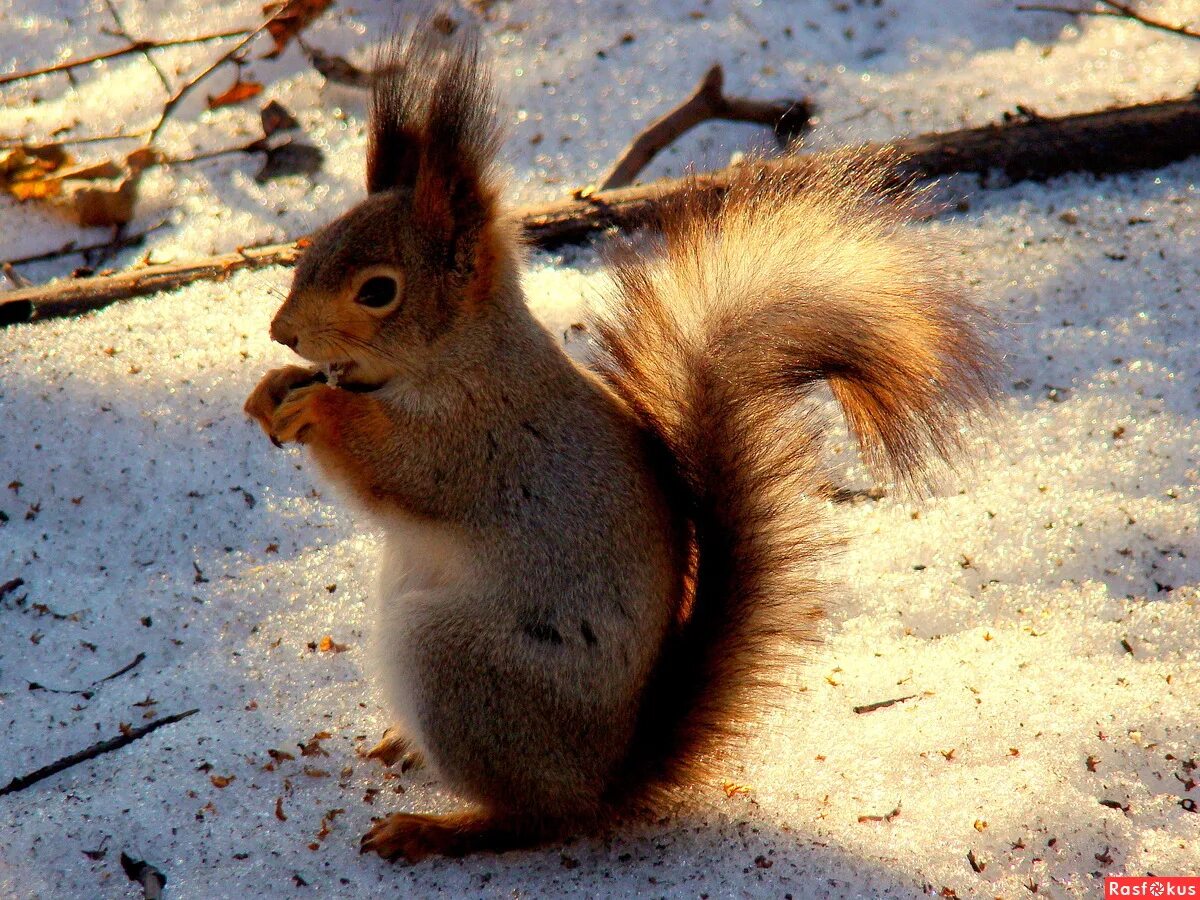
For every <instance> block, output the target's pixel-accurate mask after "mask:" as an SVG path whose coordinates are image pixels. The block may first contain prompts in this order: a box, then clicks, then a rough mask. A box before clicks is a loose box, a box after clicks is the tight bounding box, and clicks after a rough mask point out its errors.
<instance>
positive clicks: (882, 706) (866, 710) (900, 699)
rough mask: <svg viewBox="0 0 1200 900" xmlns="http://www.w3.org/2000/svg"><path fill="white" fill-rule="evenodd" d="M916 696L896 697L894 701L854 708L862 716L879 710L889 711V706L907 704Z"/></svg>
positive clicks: (865, 704)
mask: <svg viewBox="0 0 1200 900" xmlns="http://www.w3.org/2000/svg"><path fill="white" fill-rule="evenodd" d="M916 696H917V695H916V694H909V695H908V696H907V697H896V698H894V699H892V700H876V701H875V702H874V703H864V704H863V705H862V706H856V707H854V711H855V712H856V713H858V714H859V715H860V716H861V715H862V714H863V713H869V712H875V710H877V709H887V708H888V707H889V706H895V705H896V704H897V703H905V702H906V701H908V700H912V699H913V698H914V697H916Z"/></svg>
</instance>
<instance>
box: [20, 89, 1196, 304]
mask: <svg viewBox="0 0 1200 900" xmlns="http://www.w3.org/2000/svg"><path fill="white" fill-rule="evenodd" d="M890 146H891V147H892V148H893V150H894V151H895V152H896V153H897V154H898V155H899V157H900V158H901V159H903V160H905V162H903V164H902V165H900V166H899V167H898V169H897V172H896V177H897V178H899V179H901V180H908V179H913V178H916V179H920V178H936V177H938V176H941V175H948V174H951V173H955V172H975V173H980V174H987V173H989V172H991V171H993V170H999V171H1001V172H1003V173H1004V174H1005V175H1007V176H1008V177H1009V178H1010V179H1012V180H1013V181H1021V180H1025V179H1034V180H1037V179H1045V178H1051V177H1053V176H1055V175H1062V174H1065V173H1067V172H1092V173H1096V174H1105V173H1110V172H1128V171H1136V170H1139V169H1154V168H1158V167H1160V166H1165V165H1167V164H1168V163H1172V162H1176V161H1178V160H1181V159H1186V158H1187V157H1189V156H1192V155H1194V154H1197V153H1200V94H1196V95H1192V96H1189V97H1184V98H1181V99H1178V100H1164V101H1160V102H1157V103H1144V104H1139V105H1137V106H1126V107H1119V108H1116V109H1108V110H1102V111H1100V112H1092V113H1079V114H1076V115H1071V116H1063V117H1061V118H1035V119H1029V118H1019V119H1014V120H1012V121H1010V122H1005V123H1003V124H998V125H986V126H984V127H982V128H968V129H963V130H961V131H951V132H945V133H935V134H925V135H919V136H917V137H912V138H905V139H902V140H898V141H895V142H893V143H892V144H891V145H890ZM864 149H866V150H867V151H870V150H878V149H879V145H867V146H866V147H865V148H864ZM824 157H825V154H822V153H816V154H805V155H797V156H785V157H782V158H780V159H776V160H770V161H764V162H759V163H755V165H756V166H758V167H759V168H760V169H761V170H762V171H764V172H772V171H799V172H803V171H804V170H805V169H806V168H810V167H812V166H813V165H814V164H816V165H819V164H820V162H821V160H822V159H823V158H824ZM743 171H744V167H730V168H727V169H721V170H718V171H715V172H706V173H703V174H700V175H696V176H694V177H692V178H691V179H665V180H663V181H657V182H654V183H652V184H648V185H640V186H638V187H629V188H621V189H619V190H614V191H606V192H603V193H598V194H593V195H592V196H590V197H588V198H586V199H571V200H563V201H559V202H557V203H551V204H546V205H539V206H532V207H525V208H524V209H519V210H516V211H515V215H516V216H517V217H518V218H519V219H520V220H521V223H522V226H523V227H524V230H525V235H526V237H527V239H528V240H529V242H530V243H531V244H534V245H535V246H538V247H542V248H553V247H558V246H561V245H563V244H569V243H578V242H580V241H582V240H584V239H586V238H587V237H589V236H591V235H593V234H595V233H596V232H597V231H601V230H603V229H606V228H621V229H626V230H629V229H634V228H638V227H641V226H643V225H645V224H646V223H648V222H651V221H653V220H654V218H655V216H656V215H657V214H658V212H659V211H660V210H661V209H662V207H663V204H664V202H665V201H669V200H670V198H671V197H672V196H674V195H677V194H678V193H679V192H680V191H682V190H685V189H686V190H699V191H702V192H708V193H711V194H712V195H720V194H722V193H723V192H724V191H725V189H726V188H727V186H728V185H729V183H730V181H731V179H732V178H733V177H735V176H738V175H739V173H740V172H743ZM739 177H740V176H739ZM300 249H301V247H300V245H298V244H296V243H290V244H268V245H265V246H259V247H247V248H245V249H243V250H242V251H241V252H238V253H229V254H225V255H222V256H213V257H207V258H202V259H195V260H191V261H190V262H180V263H169V264H164V265H156V266H143V267H141V268H135V269H131V270H129V271H125V272H118V273H116V274H114V275H106V276H97V277H93V278H76V279H70V280H64V281H59V282H56V283H54V284H50V285H43V286H40V287H37V288H30V289H26V290H18V291H9V292H7V293H0V326H3V325H5V324H12V323H15V322H28V321H33V320H38V319H47V318H52V317H55V316H67V315H77V314H79V313H83V312H87V311H89V310H93V309H99V308H100V307H103V306H107V305H108V304H110V303H113V302H115V301H117V300H125V299H127V298H130V297H141V296H145V295H147V294H153V293H157V292H158V291H162V290H167V289H170V288H175V287H179V286H180V285H184V284H188V283H190V282H193V281H199V280H202V279H219V278H225V277H226V276H228V275H229V274H230V273H231V272H234V271H236V270H238V269H258V268H262V267H264V266H273V265H290V264H292V263H294V262H295V261H296V259H297V257H298V256H299V254H300Z"/></svg>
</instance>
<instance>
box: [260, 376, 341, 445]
mask: <svg viewBox="0 0 1200 900" xmlns="http://www.w3.org/2000/svg"><path fill="white" fill-rule="evenodd" d="M317 375H318V371H317V370H316V369H312V368H305V367H303V366H284V367H283V368H281V369H272V370H271V371H270V372H268V373H267V374H266V375H264V376H263V378H262V380H261V381H260V382H259V383H258V386H257V387H256V388H255V389H254V390H253V391H251V393H250V396H249V397H248V398H247V399H246V404H245V406H244V407H243V408H244V409H245V411H246V415H248V416H250V418H252V419H254V420H255V421H256V422H258V424H259V425H260V426H262V430H263V431H265V432H266V434H267V437H269V438H270V439H271V442H272V443H274V444H275V446H277V447H279V446H282V441H283V440H286V439H285V438H283V437H282V436H281V435H280V434H279V433H278V431H277V429H276V427H275V426H276V422H275V419H276V417H277V415H278V413H279V410H280V408H281V407H282V405H283V403H284V400H285V399H293V398H291V397H290V395H291V394H292V393H293V392H295V393H298V392H299V390H298V389H303V388H305V387H323V386H324V385H320V384H314V379H315V378H316V377H317Z"/></svg>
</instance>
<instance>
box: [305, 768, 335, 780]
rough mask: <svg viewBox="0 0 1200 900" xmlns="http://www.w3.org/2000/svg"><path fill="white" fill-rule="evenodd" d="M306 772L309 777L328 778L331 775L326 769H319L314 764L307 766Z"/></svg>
mask: <svg viewBox="0 0 1200 900" xmlns="http://www.w3.org/2000/svg"><path fill="white" fill-rule="evenodd" d="M304 774H305V775H307V776H308V777H309V778H328V777H329V773H328V772H326V771H325V770H324V769H317V768H315V767H313V766H305V767H304Z"/></svg>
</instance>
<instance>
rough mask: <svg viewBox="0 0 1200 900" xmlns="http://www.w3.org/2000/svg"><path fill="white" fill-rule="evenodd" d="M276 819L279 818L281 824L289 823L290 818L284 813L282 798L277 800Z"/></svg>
mask: <svg viewBox="0 0 1200 900" xmlns="http://www.w3.org/2000/svg"><path fill="white" fill-rule="evenodd" d="M275 818H277V819H278V820H279V821H280V822H286V821H287V818H288V817H287V816H286V815H284V813H283V798H282V797H276V798H275Z"/></svg>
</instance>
